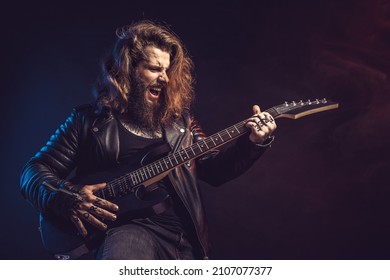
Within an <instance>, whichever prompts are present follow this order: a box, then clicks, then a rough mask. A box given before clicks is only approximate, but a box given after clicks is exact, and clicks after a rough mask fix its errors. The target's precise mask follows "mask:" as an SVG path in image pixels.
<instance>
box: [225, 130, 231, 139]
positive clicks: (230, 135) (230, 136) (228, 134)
mask: <svg viewBox="0 0 390 280" xmlns="http://www.w3.org/2000/svg"><path fill="white" fill-rule="evenodd" d="M225 131H226V132H227V134H228V135H229V137H230V139H231V138H232V136H231V135H230V133H229V130H227V129H226V130H225Z"/></svg>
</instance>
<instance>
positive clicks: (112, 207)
mask: <svg viewBox="0 0 390 280" xmlns="http://www.w3.org/2000/svg"><path fill="white" fill-rule="evenodd" d="M92 202H93V204H94V205H96V206H99V207H100V208H104V209H106V210H109V211H113V212H116V211H118V210H119V206H118V205H116V204H114V203H112V202H110V201H108V200H105V199H102V198H100V197H97V196H95V198H94V200H93V201H92Z"/></svg>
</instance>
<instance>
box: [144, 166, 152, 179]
mask: <svg viewBox="0 0 390 280" xmlns="http://www.w3.org/2000/svg"><path fill="white" fill-rule="evenodd" d="M145 168H146V170H147V171H148V173H149V177H152V174H150V169H149V168H148V167H147V166H146V167H145Z"/></svg>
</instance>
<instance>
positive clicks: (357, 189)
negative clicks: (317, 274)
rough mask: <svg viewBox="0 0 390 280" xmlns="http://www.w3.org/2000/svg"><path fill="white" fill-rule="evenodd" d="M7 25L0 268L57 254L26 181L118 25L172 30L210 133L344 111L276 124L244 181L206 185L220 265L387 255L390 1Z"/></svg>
mask: <svg viewBox="0 0 390 280" xmlns="http://www.w3.org/2000/svg"><path fill="white" fill-rule="evenodd" d="M1 10H2V13H3V15H2V16H1V19H0V20H1V28H2V30H1V34H0V36H1V39H2V40H1V44H0V45H1V52H0V53H1V67H0V69H1V80H2V82H1V86H2V88H1V95H0V96H1V97H0V98H1V99H0V101H1V113H2V117H1V127H0V131H1V145H0V148H1V160H2V161H1V162H2V168H1V174H2V176H1V178H2V180H1V181H2V184H1V197H2V200H1V216H2V219H1V221H2V222H1V230H0V231H1V236H0V237H1V238H0V240H1V244H0V248H1V250H0V259H47V258H50V256H49V255H48V253H46V252H45V250H44V248H43V246H42V245H41V242H40V238H39V232H38V229H37V228H38V213H37V212H35V210H34V209H33V208H32V207H31V205H29V204H28V203H27V202H26V201H24V200H23V199H22V197H21V195H20V193H19V174H20V170H21V168H22V167H23V165H24V164H25V163H26V162H27V160H28V159H29V158H30V157H31V156H33V155H34V154H35V152H37V151H38V150H39V149H40V147H41V146H42V145H43V144H44V143H45V142H46V140H47V139H48V137H49V136H50V135H51V134H52V133H53V132H54V131H55V129H56V128H57V126H58V125H59V124H60V123H62V122H63V121H64V120H65V118H66V117H67V116H68V115H69V113H70V111H71V109H72V108H73V107H74V106H76V105H79V104H83V103H87V102H89V101H91V98H92V97H91V88H92V85H93V82H94V81H95V77H96V76H97V74H98V69H99V61H100V58H101V57H102V55H103V54H104V53H105V52H106V51H108V50H109V48H110V47H111V45H112V44H113V42H114V39H115V37H114V31H115V29H116V28H117V27H120V26H122V25H125V24H129V23H131V22H132V21H135V20H139V19H151V20H155V21H158V22H162V23H167V24H168V25H169V26H170V27H171V28H172V29H173V30H174V31H175V32H176V33H177V34H178V35H179V36H180V37H181V38H182V40H183V41H184V42H185V44H186V47H187V49H188V50H189V52H190V54H191V56H192V58H193V60H194V62H195V66H196V68H195V70H196V79H197V84H196V92H197V99H196V103H195V104H194V107H193V110H194V112H195V114H196V115H197V117H198V119H199V121H200V122H201V124H202V125H203V128H204V130H205V131H206V132H208V133H209V134H212V133H214V132H216V131H219V130H221V129H224V128H225V127H227V126H230V125H231V124H233V123H236V122H238V121H241V120H243V119H244V118H246V117H248V116H250V115H251V106H252V104H260V105H261V107H262V108H263V109H266V108H269V107H272V106H274V105H277V104H280V103H283V102H284V101H292V100H296V101H298V100H300V99H303V100H307V99H309V98H310V99H315V98H323V97H326V98H329V99H331V100H334V101H337V102H339V103H340V108H339V109H338V110H332V111H327V112H322V113H319V114H315V115H310V116H308V117H305V118H302V119H299V120H296V121H292V120H288V119H279V120H278V131H277V133H276V136H277V138H276V140H275V142H274V144H273V145H272V148H270V149H269V150H268V151H267V152H266V154H265V155H264V156H263V158H262V159H261V160H259V161H258V162H257V163H256V164H255V165H254V166H253V168H252V169H251V170H250V171H248V172H247V173H246V174H244V175H243V176H241V177H239V178H237V179H235V180H233V181H232V182H229V183H227V184H225V185H224V186H223V187H221V188H212V187H209V186H208V185H205V184H202V190H203V194H204V202H205V207H206V210H207V213H208V217H209V225H210V233H211V240H212V244H213V250H212V255H211V257H212V258H214V259H389V258H390V241H389V234H390V227H389V210H390V207H389V194H390V193H389V183H388V175H389V172H390V163H389V143H390V141H389V140H390V137H389V133H388V130H389V128H390V125H389V121H390V117H389V115H388V114H389V112H390V102H389V101H390V97H389V76H388V75H389V70H390V61H389V58H390V51H389V47H390V18H389V17H390V9H389V1H386V0H354V1H352V0H314V1H313V0H312V1H309V0H307V1H304V0H298V1H287V0H286V1H281V0H276V1H269V0H267V1H230V2H228V1H205V2H202V1H192V2H189V1H180V2H172V1H137V2H136V1H101V2H96V1H94V2H89V3H88V2H83V3H78V4H76V3H71V2H69V1H63V2H61V1H53V3H39V1H38V2H37V1H22V2H14V4H8V6H4V7H2V9H1Z"/></svg>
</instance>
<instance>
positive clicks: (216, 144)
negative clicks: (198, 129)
mask: <svg viewBox="0 0 390 280" xmlns="http://www.w3.org/2000/svg"><path fill="white" fill-rule="evenodd" d="M210 139H211V141H213V143H214V146H217V144H215V142H214V139H213V137H210Z"/></svg>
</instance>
